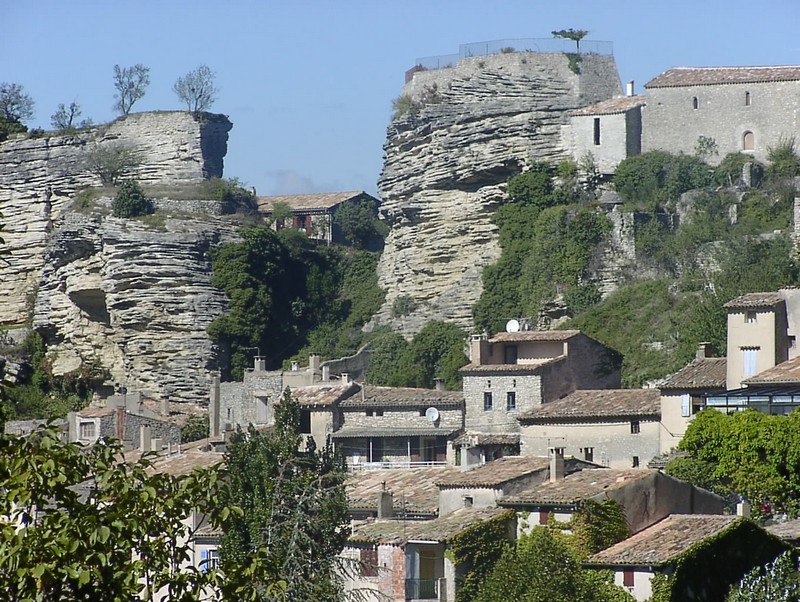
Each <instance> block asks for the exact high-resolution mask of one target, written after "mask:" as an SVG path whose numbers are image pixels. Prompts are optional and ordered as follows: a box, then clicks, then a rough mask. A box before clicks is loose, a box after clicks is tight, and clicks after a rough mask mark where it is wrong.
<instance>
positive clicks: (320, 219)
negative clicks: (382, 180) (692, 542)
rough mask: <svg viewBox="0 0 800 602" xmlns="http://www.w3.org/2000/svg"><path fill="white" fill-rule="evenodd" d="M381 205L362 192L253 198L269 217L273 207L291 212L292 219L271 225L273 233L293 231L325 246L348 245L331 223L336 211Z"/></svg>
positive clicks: (261, 210) (280, 220) (260, 209)
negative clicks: (355, 205)
mask: <svg viewBox="0 0 800 602" xmlns="http://www.w3.org/2000/svg"><path fill="white" fill-rule="evenodd" d="M365 200H368V201H372V202H374V203H376V204H379V203H380V201H378V199H376V198H375V197H373V196H371V195H369V194H367V193H366V192H364V191H363V190H356V191H350V192H328V193H322V194H290V195H280V196H260V197H257V198H256V201H257V203H258V211H259V213H261V214H262V215H265V216H271V215H272V213H273V211H274V209H275V206H276V205H284V206H286V207H288V208H289V209H290V210H291V216H290V217H288V218H281V219H278V220H276V221H275V222H274V223H273V228H274V229H275V230H281V229H282V228H294V229H295V230H300V231H301V232H303V233H304V234H305V235H306V236H308V238H311V239H313V240H316V241H318V242H322V243H325V244H331V243H337V244H345V243H346V242H347V241H346V240H345V239H344V236H343V235H342V231H341V229H340V228H339V226H338V225H337V224H336V220H335V219H334V218H335V216H336V211H337V210H338V209H339V208H340V207H341V206H342V205H344V204H346V203H360V202H361V201H365Z"/></svg>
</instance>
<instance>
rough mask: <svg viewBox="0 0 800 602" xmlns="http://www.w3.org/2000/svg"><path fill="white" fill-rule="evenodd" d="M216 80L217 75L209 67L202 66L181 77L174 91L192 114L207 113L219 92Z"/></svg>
mask: <svg viewBox="0 0 800 602" xmlns="http://www.w3.org/2000/svg"><path fill="white" fill-rule="evenodd" d="M215 78H216V74H215V73H214V72H213V71H212V70H211V69H210V68H209V67H208V66H207V65H200V66H199V67H198V68H197V69H195V70H194V71H190V72H189V73H187V74H186V75H184V76H183V77H179V78H178V80H177V81H176V82H175V85H174V86H172V90H173V91H174V92H175V94H177V95H178V99H179V100H180V101H181V102H183V103H185V104H186V107H187V109H188V110H189V111H191V112H192V113H197V112H198V111H207V110H208V109H210V108H211V105H212V104H214V100H215V97H216V95H217V92H218V90H217V88H216V86H215V85H214V79H215Z"/></svg>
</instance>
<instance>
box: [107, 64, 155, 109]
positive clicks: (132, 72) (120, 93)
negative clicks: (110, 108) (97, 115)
mask: <svg viewBox="0 0 800 602" xmlns="http://www.w3.org/2000/svg"><path fill="white" fill-rule="evenodd" d="M149 85H150V67H145V66H144V65H142V64H141V63H137V64H136V65H134V66H133V67H120V66H119V65H114V87H115V88H116V89H117V93H116V94H114V98H116V99H117V101H116V102H115V103H114V109H115V110H117V111H119V112H120V113H121V114H122V115H127V114H128V113H130V112H131V108H132V107H133V104H134V103H135V102H136V101H137V100H139V99H140V98H142V97H143V96H144V92H145V90H146V89H147V86H149Z"/></svg>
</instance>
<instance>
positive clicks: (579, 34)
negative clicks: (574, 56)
mask: <svg viewBox="0 0 800 602" xmlns="http://www.w3.org/2000/svg"><path fill="white" fill-rule="evenodd" d="M551 33H552V34H553V37H554V38H565V39H567V40H572V41H573V42H575V48H576V52H577V53H578V54H580V52H581V40H582V39H583V38H585V37H586V36H587V35H589V32H588V31H587V30H585V29H572V28H570V29H559V30H558V31H553V32H551Z"/></svg>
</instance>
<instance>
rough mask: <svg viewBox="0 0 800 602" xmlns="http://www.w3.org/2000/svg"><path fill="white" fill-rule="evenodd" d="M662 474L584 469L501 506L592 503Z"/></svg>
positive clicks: (508, 499) (504, 500) (641, 470)
mask: <svg viewBox="0 0 800 602" xmlns="http://www.w3.org/2000/svg"><path fill="white" fill-rule="evenodd" d="M655 474H658V471H657V470H650V469H647V468H628V469H621V470H617V469H612V468H596V469H588V468H587V469H584V470H579V471H578V472H574V473H572V474H569V475H567V476H566V477H564V478H563V479H560V480H558V481H556V482H555V483H550V482H549V481H548V482H545V483H542V484H541V485H536V486H533V487H529V488H528V489H525V490H523V491H519V492H517V493H515V494H514V495H511V496H505V497H503V498H502V499H501V500H500V504H501V505H521V504H542V505H562V504H574V503H577V502H580V501H583V500H588V499H591V498H593V497H596V496H598V495H603V494H604V493H606V492H608V491H612V490H615V489H620V488H622V487H627V486H628V485H630V484H631V483H635V482H637V481H640V480H641V479H645V478H647V477H651V476H653V475H655Z"/></svg>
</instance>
